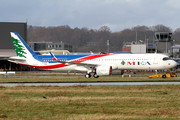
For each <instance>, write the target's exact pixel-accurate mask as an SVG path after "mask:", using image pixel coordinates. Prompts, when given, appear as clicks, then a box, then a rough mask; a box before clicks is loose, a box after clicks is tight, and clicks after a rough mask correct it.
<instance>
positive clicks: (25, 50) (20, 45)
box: [10, 32, 36, 58]
mask: <svg viewBox="0 0 180 120" xmlns="http://www.w3.org/2000/svg"><path fill="white" fill-rule="evenodd" d="M10 34H11V38H12V40H13V44H14V48H15V51H16V55H17V56H19V57H23V58H28V57H34V56H36V54H35V53H34V52H33V51H32V50H31V49H30V48H29V46H28V45H27V44H26V43H25V42H24V40H23V39H22V37H21V36H20V35H19V34H18V33H17V32H10Z"/></svg>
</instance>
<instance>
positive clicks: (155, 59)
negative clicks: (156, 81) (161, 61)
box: [153, 55, 158, 64]
mask: <svg viewBox="0 0 180 120" xmlns="http://www.w3.org/2000/svg"><path fill="white" fill-rule="evenodd" d="M153 64H158V56H157V55H154V58H153Z"/></svg>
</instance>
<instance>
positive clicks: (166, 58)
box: [163, 57, 172, 61]
mask: <svg viewBox="0 0 180 120" xmlns="http://www.w3.org/2000/svg"><path fill="white" fill-rule="evenodd" d="M163 60H164V61H165V60H172V59H171V58H169V57H164V58H163Z"/></svg>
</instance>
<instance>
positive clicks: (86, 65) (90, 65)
mask: <svg viewBox="0 0 180 120" xmlns="http://www.w3.org/2000/svg"><path fill="white" fill-rule="evenodd" d="M49 53H50V54H51V56H52V57H53V60H54V61H56V62H59V63H64V64H69V65H77V66H84V67H87V68H89V67H96V66H98V64H90V63H79V62H68V61H60V60H58V59H57V58H56V57H55V55H54V54H52V53H51V52H49Z"/></svg>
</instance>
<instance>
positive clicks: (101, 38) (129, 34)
mask: <svg viewBox="0 0 180 120" xmlns="http://www.w3.org/2000/svg"><path fill="white" fill-rule="evenodd" d="M155 32H172V33H173V36H172V37H173V39H174V40H176V43H180V40H179V39H180V28H178V29H176V30H175V31H173V30H172V29H171V28H170V27H167V26H164V25H161V24H159V25H155V26H150V27H148V26H135V27H132V28H130V29H124V30H122V31H119V32H111V30H110V28H109V27H108V26H102V27H100V28H99V29H88V28H86V27H83V28H71V27H69V26H68V25H63V26H57V27H39V26H28V37H27V39H28V42H61V41H62V42H64V43H67V44H71V45H72V46H73V52H89V51H93V52H107V51H108V46H107V40H109V44H110V45H109V50H110V52H113V51H122V47H123V43H124V42H133V41H136V39H137V40H138V41H139V40H143V41H145V39H148V42H149V43H152V42H153V37H154V36H155ZM136 35H137V38H136Z"/></svg>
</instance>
